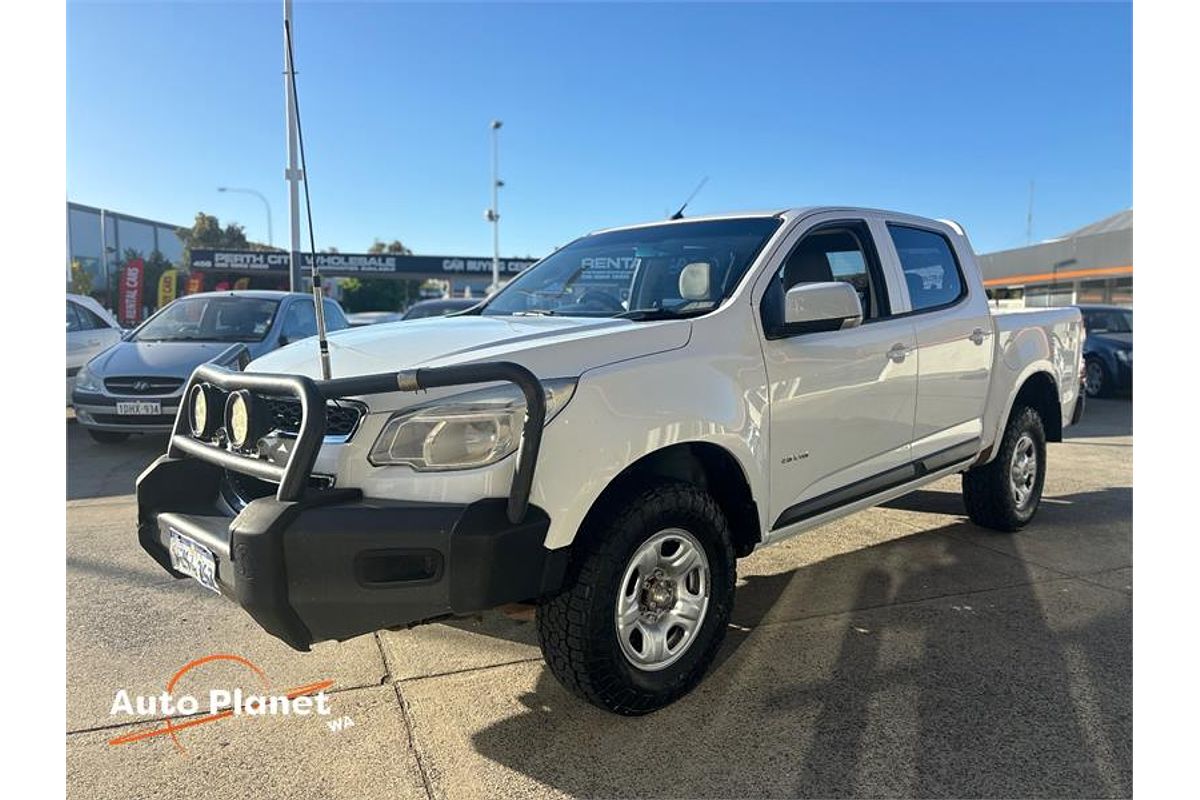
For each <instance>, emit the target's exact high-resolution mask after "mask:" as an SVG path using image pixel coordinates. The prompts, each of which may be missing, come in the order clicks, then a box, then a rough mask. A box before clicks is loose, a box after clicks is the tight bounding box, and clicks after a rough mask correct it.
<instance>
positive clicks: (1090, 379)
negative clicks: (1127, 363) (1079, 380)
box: [1083, 356, 1112, 397]
mask: <svg viewBox="0 0 1200 800" xmlns="http://www.w3.org/2000/svg"><path fill="white" fill-rule="evenodd" d="M1111 386H1112V381H1111V380H1109V378H1108V369H1107V368H1106V367H1105V366H1104V362H1103V361H1101V360H1100V359H1098V358H1096V357H1094V356H1093V357H1090V358H1088V359H1087V360H1086V361H1085V362H1084V365H1083V389H1084V391H1086V392H1087V396H1088V397H1107V396H1108V395H1109V394H1110V393H1111V392H1110V388H1111Z"/></svg>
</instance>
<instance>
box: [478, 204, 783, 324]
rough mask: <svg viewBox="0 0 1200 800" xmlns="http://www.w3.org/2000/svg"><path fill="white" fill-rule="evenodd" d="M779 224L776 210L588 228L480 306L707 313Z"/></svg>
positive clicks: (511, 310) (587, 313)
mask: <svg viewBox="0 0 1200 800" xmlns="http://www.w3.org/2000/svg"><path fill="white" fill-rule="evenodd" d="M779 225H780V220H779V219H777V218H774V217H756V218H743V219H728V220H699V221H696V222H684V223H674V224H664V225H650V226H646V227H642V228H632V229H628V230H621V231H610V232H606V233H597V234H593V235H591V236H585V237H583V238H582V239H577V240H576V241H574V242H572V243H571V244H569V245H567V246H566V247H563V248H562V249H561V250H558V251H557V252H555V253H554V254H552V255H550V256H548V257H547V258H545V259H543V260H542V261H541V262H539V263H538V264H536V265H535V266H533V267H531V268H530V269H529V270H528V271H526V272H524V273H522V274H521V275H519V276H518V277H516V278H515V279H514V280H513V281H512V283H510V284H509V285H508V286H507V287H505V288H504V290H503V291H501V292H500V293H499V294H497V295H496V296H495V297H494V298H493V299H492V300H491V301H490V302H489V303H488V304H487V305H486V306H484V308H483V310H482V312H481V313H483V314H487V315H497V314H554V315H559V316H579V317H616V316H627V317H630V318H634V319H637V318H647V319H649V318H661V317H669V316H690V315H694V314H700V313H705V312H707V311H711V310H712V309H714V308H716V307H717V306H718V305H719V304H720V302H721V301H722V300H724V299H725V298H726V297H728V296H729V293H730V292H732V291H733V289H734V287H736V286H737V283H738V281H739V280H740V279H741V277H742V276H743V275H744V274H745V272H746V269H747V268H748V267H749V266H750V264H751V263H752V262H753V261H754V258H755V256H757V255H758V253H759V251H761V250H762V248H763V246H764V245H765V244H766V243H767V240H768V239H769V238H770V237H771V235H772V234H773V233H774V232H775V231H776V230H777V229H778V228H779Z"/></svg>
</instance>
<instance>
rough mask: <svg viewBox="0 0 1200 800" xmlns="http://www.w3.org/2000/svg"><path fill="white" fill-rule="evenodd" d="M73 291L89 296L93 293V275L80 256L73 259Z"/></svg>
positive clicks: (73, 292)
mask: <svg viewBox="0 0 1200 800" xmlns="http://www.w3.org/2000/svg"><path fill="white" fill-rule="evenodd" d="M71 292H72V294H82V295H88V296H90V295H91V293H92V276H91V274H90V273H89V272H88V271H87V270H86V269H84V268H83V263H82V262H81V261H80V260H79V259H78V258H73V259H71Z"/></svg>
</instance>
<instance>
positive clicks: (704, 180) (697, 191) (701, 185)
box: [668, 175, 708, 220]
mask: <svg viewBox="0 0 1200 800" xmlns="http://www.w3.org/2000/svg"><path fill="white" fill-rule="evenodd" d="M706 183H708V176H707V175H705V176H704V177H703V178H701V179H700V183H698V184H696V188H695V189H693V190H692V193H691V194H689V195H688V199H687V200H684V201H683V205H681V206H680V207H679V210H678V211H676V212H675V213H674V214H672V215H671V216H670V217H668V219H673V220H674V219H683V210H684V209H685V208H687V207H688V203H690V202H692V200H694V199H695V197H696V195H698V194H700V190H701V189H703V188H704V184H706Z"/></svg>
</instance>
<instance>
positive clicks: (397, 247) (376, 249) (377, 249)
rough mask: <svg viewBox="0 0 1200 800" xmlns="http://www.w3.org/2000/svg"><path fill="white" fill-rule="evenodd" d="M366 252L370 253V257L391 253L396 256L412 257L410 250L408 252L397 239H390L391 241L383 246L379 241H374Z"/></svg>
mask: <svg viewBox="0 0 1200 800" xmlns="http://www.w3.org/2000/svg"><path fill="white" fill-rule="evenodd" d="M367 252H368V253H371V254H372V255H378V254H380V253H393V254H395V255H398V256H411V255H412V250H409V249H408V248H407V247H405V246H404V243H403V242H401V241H400V240H399V239H392V241H390V242H388V243H387V244H384V243H383V242H382V241H381V240H379V239H376V240H375V242H374V243H373V244H372V245H371V246H370V247H368V248H367Z"/></svg>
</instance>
